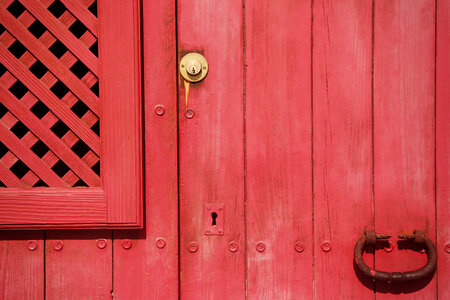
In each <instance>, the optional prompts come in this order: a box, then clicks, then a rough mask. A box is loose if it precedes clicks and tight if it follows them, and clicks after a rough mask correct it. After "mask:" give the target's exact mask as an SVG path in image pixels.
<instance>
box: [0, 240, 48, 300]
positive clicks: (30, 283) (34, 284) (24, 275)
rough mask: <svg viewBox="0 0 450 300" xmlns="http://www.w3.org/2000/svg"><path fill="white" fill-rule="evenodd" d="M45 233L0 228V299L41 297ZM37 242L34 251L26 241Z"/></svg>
mask: <svg viewBox="0 0 450 300" xmlns="http://www.w3.org/2000/svg"><path fill="white" fill-rule="evenodd" d="M43 238H44V234H43V232H42V231H0V298H1V299H23V300H28V299H29V300H43V299H44V241H43ZM29 241H33V242H36V245H37V248H36V249H35V250H34V251H30V250H29V249H28V242H29Z"/></svg>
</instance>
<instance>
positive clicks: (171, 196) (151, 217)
mask: <svg viewBox="0 0 450 300" xmlns="http://www.w3.org/2000/svg"><path fill="white" fill-rule="evenodd" d="M142 5H143V7H142V9H143V14H142V15H143V51H144V53H143V54H144V55H143V59H144V63H143V66H144V91H145V95H144V101H145V102H144V105H145V121H144V123H145V141H146V142H145V153H146V160H145V172H146V173H145V174H146V176H145V178H146V179H145V187H146V188H145V191H146V212H145V215H146V218H145V220H146V221H145V222H146V223H145V227H146V229H144V230H139V231H136V230H133V231H128V230H125V231H124V230H120V231H114V257H113V259H114V261H113V266H114V296H115V297H117V299H136V300H138V299H168V300H169V299H178V274H179V272H178V271H179V270H178V172H177V165H178V156H177V85H176V74H177V73H176V63H177V62H176V36H175V29H176V19H175V13H176V7H175V1H171V0H165V1H161V0H150V1H144V2H143V3H142ZM155 74H158V76H155ZM158 105H159V106H158ZM161 106H162V107H161ZM157 107H161V109H163V110H164V111H163V114H162V115H157V114H156V113H155V109H156V108H157ZM123 239H131V241H132V247H131V248H130V249H128V250H127V249H124V248H123V247H122V245H121V242H122V240H123ZM130 278H132V280H130Z"/></svg>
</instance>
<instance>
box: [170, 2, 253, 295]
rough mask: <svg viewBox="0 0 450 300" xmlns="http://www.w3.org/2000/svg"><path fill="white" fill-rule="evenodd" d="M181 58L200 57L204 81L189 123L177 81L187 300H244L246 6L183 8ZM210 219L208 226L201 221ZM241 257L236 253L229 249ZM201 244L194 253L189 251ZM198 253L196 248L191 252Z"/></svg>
mask: <svg viewBox="0 0 450 300" xmlns="http://www.w3.org/2000/svg"><path fill="white" fill-rule="evenodd" d="M178 5H179V6H178V45H179V49H178V50H179V54H180V58H181V56H182V55H183V54H185V53H186V52H200V53H203V55H204V56H205V57H206V59H207V61H208V64H209V73H208V76H207V77H206V78H205V80H204V81H203V82H201V83H198V84H191V87H190V93H189V108H190V109H192V110H193V111H194V113H195V116H194V117H193V118H191V119H188V118H186V117H185V111H186V106H185V101H184V88H183V82H182V80H180V81H179V87H180V95H179V126H180V127H179V130H180V133H179V143H180V150H179V151H180V153H179V161H180V255H181V270H180V272H181V273H180V278H181V298H182V299H220V298H224V297H226V298H229V299H244V298H245V228H244V150H243V140H244V137H243V131H244V130H243V83H242V78H243V60H242V52H243V48H242V43H243V40H242V38H243V31H242V28H243V26H242V25H243V24H242V21H243V19H242V1H240V0H233V1H222V0H201V1H198V0H181V1H178ZM207 203H222V204H223V205H224V213H223V217H224V235H211V236H207V235H205V228H204V224H205V223H209V222H211V224H212V218H211V221H209V220H208V219H207V218H209V215H208V214H206V213H204V209H205V206H206V204H207ZM204 217H205V219H203V218H204ZM231 241H235V242H236V243H237V246H238V249H237V251H236V252H231V251H229V249H228V243H229V242H231ZM191 242H195V243H198V250H197V251H195V252H190V251H189V250H188V245H189V244H190V243H191ZM191 249H192V248H191Z"/></svg>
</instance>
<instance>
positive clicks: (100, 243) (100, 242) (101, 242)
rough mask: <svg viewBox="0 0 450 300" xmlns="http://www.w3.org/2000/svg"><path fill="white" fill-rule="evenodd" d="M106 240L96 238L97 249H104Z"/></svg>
mask: <svg viewBox="0 0 450 300" xmlns="http://www.w3.org/2000/svg"><path fill="white" fill-rule="evenodd" d="M107 244H108V242H107V241H106V240H105V239H98V240H97V247H98V248H99V249H105V248H106V245H107Z"/></svg>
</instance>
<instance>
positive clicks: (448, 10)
mask: <svg viewBox="0 0 450 300" xmlns="http://www.w3.org/2000/svg"><path fill="white" fill-rule="evenodd" d="M436 13H437V15H436V218H437V220H436V231H437V245H436V246H437V250H438V268H437V278H436V279H437V280H436V281H437V285H438V289H437V293H438V297H439V298H440V299H442V298H445V297H448V295H450V285H449V284H448V279H449V277H450V255H449V254H450V253H449V252H450V222H449V220H450V206H449V202H450V160H449V157H450V138H449V132H450V122H449V116H450V101H449V97H450V96H449V95H450V85H449V78H450V61H449V59H448V54H449V53H450V36H449V28H450V22H449V20H450V1H448V0H438V1H437V6H436Z"/></svg>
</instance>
